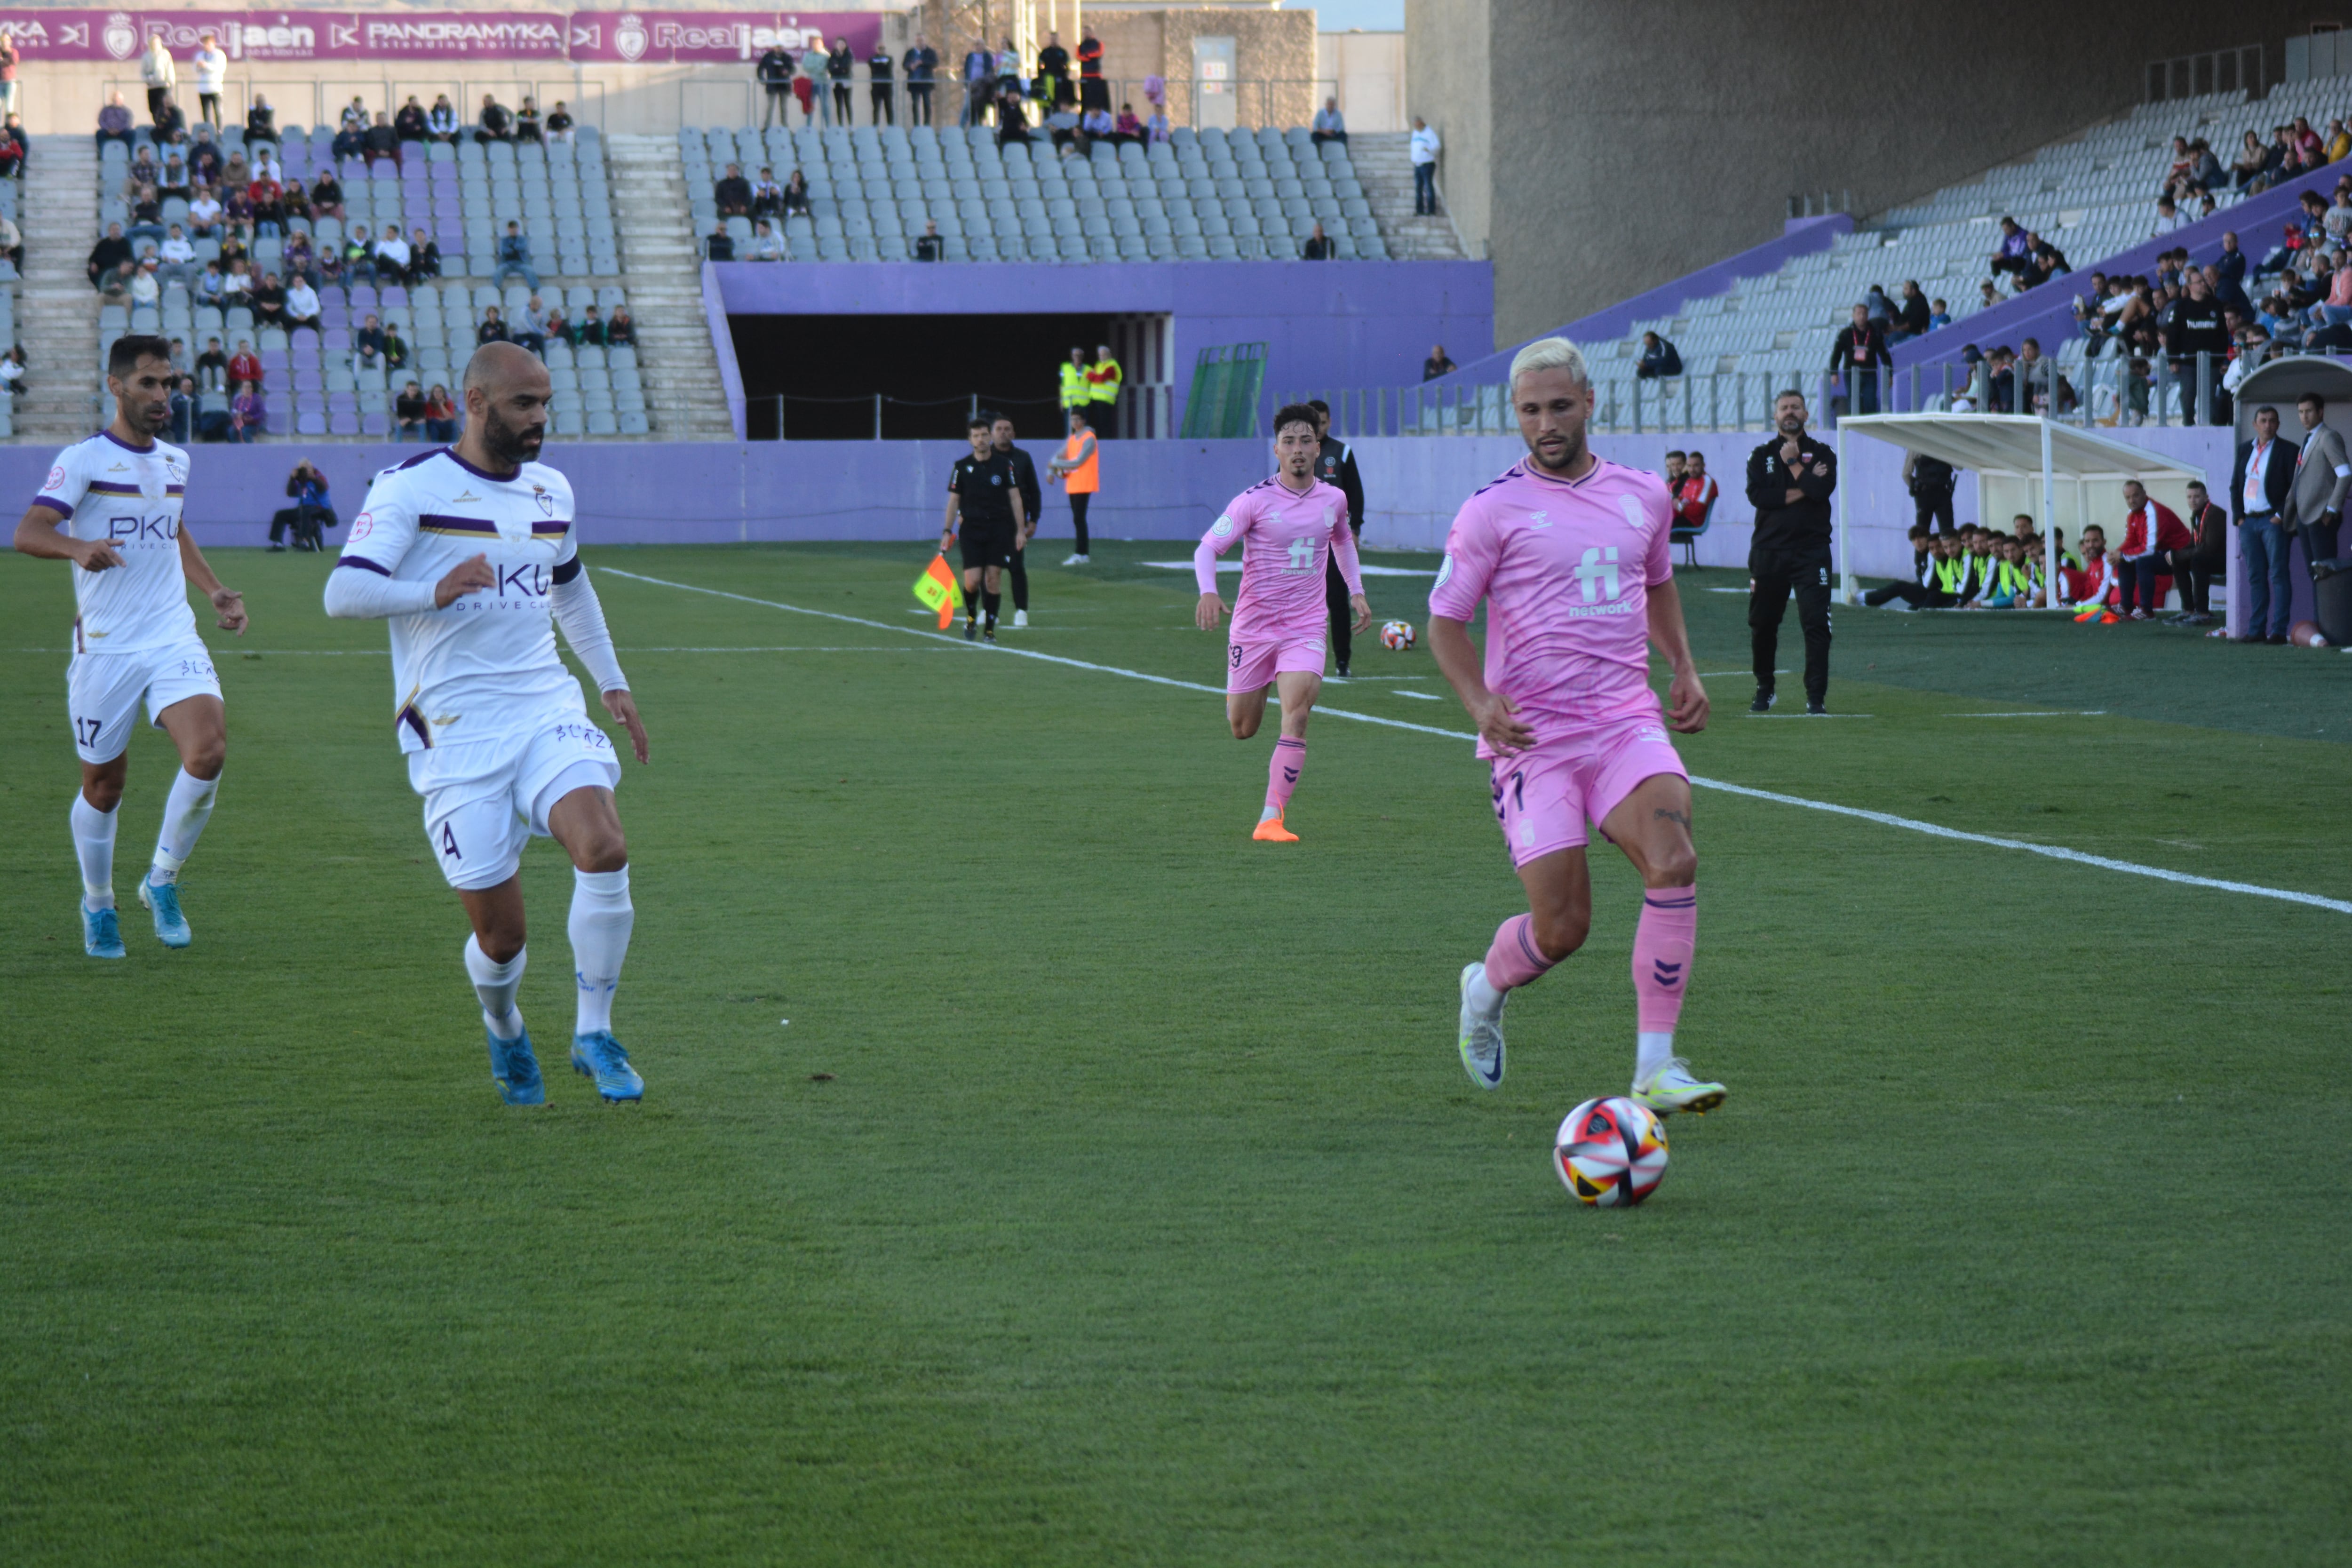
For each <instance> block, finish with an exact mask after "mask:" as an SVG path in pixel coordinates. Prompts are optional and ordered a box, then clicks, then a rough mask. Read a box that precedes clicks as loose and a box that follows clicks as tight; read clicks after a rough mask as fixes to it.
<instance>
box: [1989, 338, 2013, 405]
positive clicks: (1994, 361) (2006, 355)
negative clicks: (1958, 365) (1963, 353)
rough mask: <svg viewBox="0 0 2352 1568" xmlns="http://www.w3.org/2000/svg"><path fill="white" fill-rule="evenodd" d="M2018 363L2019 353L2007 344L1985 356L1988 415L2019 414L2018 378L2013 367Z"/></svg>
mask: <svg viewBox="0 0 2352 1568" xmlns="http://www.w3.org/2000/svg"><path fill="white" fill-rule="evenodd" d="M2016 362H2017V352H2016V351H2015V350H2014V349H2011V347H2009V345H2007V344H2006V343H2004V344H2002V345H2000V347H1998V348H1996V349H1994V350H1993V351H1992V353H1989V354H1987V355H1985V358H1984V368H1985V399H1984V411H1985V412H1986V413H1988V414H2014V413H2016V412H2017V377H2016V376H2015V375H2014V374H2012V373H2011V366H2012V365H2013V364H2015V363H2016Z"/></svg>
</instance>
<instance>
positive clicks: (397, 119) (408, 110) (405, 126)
mask: <svg viewBox="0 0 2352 1568" xmlns="http://www.w3.org/2000/svg"><path fill="white" fill-rule="evenodd" d="M432 130H433V128H432V124H431V122H430V121H427V120H426V119H425V106H424V105H423V104H422V103H419V102H418V101H417V100H416V95H415V93H413V92H412V93H410V94H409V95H408V101H407V102H406V103H404V104H402V105H401V106H400V112H399V113H397V114H395V115H394V116H393V117H392V133H393V134H394V136H397V137H399V138H400V141H401V144H402V145H403V146H406V145H408V144H409V143H411V142H425V141H426V140H427V139H428V138H430V136H431V135H432Z"/></svg>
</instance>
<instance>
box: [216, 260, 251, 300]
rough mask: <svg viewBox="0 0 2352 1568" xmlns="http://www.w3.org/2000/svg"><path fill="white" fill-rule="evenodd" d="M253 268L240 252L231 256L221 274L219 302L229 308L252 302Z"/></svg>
mask: <svg viewBox="0 0 2352 1568" xmlns="http://www.w3.org/2000/svg"><path fill="white" fill-rule="evenodd" d="M254 281H255V279H254V276H253V268H252V267H251V265H250V264H248V263H247V260H246V258H245V257H244V256H243V255H242V254H239V255H237V256H235V257H232V258H230V260H229V264H228V268H227V270H226V271H224V272H223V273H222V274H221V303H222V304H223V305H224V306H226V307H228V308H229V309H231V310H234V309H236V307H237V306H240V305H245V306H250V305H251V304H252V302H253V285H254Z"/></svg>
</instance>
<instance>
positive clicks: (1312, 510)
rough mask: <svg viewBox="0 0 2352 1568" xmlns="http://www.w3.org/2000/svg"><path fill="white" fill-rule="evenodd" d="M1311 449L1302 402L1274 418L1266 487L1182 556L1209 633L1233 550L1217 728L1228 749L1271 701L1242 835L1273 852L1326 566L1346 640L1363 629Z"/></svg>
mask: <svg viewBox="0 0 2352 1568" xmlns="http://www.w3.org/2000/svg"><path fill="white" fill-rule="evenodd" d="M1321 450H1322V443H1321V440H1320V437H1318V435H1317V425H1316V420H1315V411H1314V410H1313V409H1311V408H1309V407H1307V405H1305V404H1303V403H1294V404H1290V405H1286V406H1285V407H1284V408H1283V409H1282V410H1281V411H1280V412H1279V413H1277V414H1276V415H1275V416H1274V453H1275V457H1276V459H1277V468H1276V473H1275V476H1274V478H1272V479H1266V480H1265V481H1263V482H1261V483H1259V484H1255V485H1252V486H1251V487H1250V488H1249V489H1245V490H1244V491H1243V492H1242V493H1241V494H1239V495H1237V496H1235V497H1234V499H1233V500H1231V501H1229V502H1227V503H1226V506H1225V510H1223V512H1222V513H1220V514H1219V516H1218V518H1217V521H1215V523H1213V525H1211V527H1210V529H1209V531H1208V532H1206V533H1204V534H1202V536H1201V546H1200V548H1199V549H1197V550H1195V551H1193V552H1192V575H1193V576H1194V577H1195V578H1196V579H1197V580H1198V581H1199V583H1200V585H1201V603H1200V605H1199V607H1198V608H1197V609H1196V610H1195V611H1194V612H1193V616H1192V618H1193V620H1194V621H1195V622H1196V623H1198V625H1199V626H1200V628H1201V629H1202V631H1204V632H1213V631H1215V630H1216V629H1217V622H1218V620H1219V619H1220V618H1221V617H1222V616H1223V615H1224V613H1225V602H1224V600H1223V599H1222V598H1219V597H1218V596H1217V557H1218V556H1220V555H1223V553H1224V552H1226V551H1228V550H1231V549H1232V548H1233V547H1234V545H1236V544H1239V545H1240V546H1241V547H1242V586H1241V592H1240V593H1238V594H1236V595H1234V629H1233V633H1232V636H1231V637H1229V638H1228V639H1227V642H1226V647H1225V720H1226V721H1227V722H1228V723H1230V724H1232V725H1233V728H1234V740H1236V741H1246V740H1248V739H1249V738H1250V737H1251V736H1252V735H1255V734H1256V733H1257V727H1258V723H1259V721H1261V720H1263V719H1264V718H1265V689H1266V687H1267V685H1268V684H1269V683H1271V684H1272V685H1273V686H1275V687H1276V689H1279V690H1280V691H1281V693H1282V735H1281V737H1280V738H1279V739H1278V740H1276V742H1275V743H1274V755H1273V757H1272V758H1271V759H1269V760H1268V761H1267V763H1266V768H1265V808H1264V810H1262V811H1261V812H1260V813H1259V815H1258V824H1257V830H1256V831H1255V832H1254V833H1252V834H1251V835H1250V837H1252V838H1256V839H1262V840H1265V841H1266V842H1269V843H1275V844H1296V843H1297V842H1298V835H1297V834H1296V833H1293V832H1291V831H1290V830H1289V829H1288V828H1286V827H1285V826H1283V825H1282V817H1283V813H1284V812H1285V811H1286V810H1287V809H1288V808H1289V805H1290V792H1291V791H1292V790H1294V789H1296V788H1297V787H1298V774H1299V771H1300V770H1301V769H1302V768H1304V767H1305V766H1306V765H1307V718H1308V716H1309V715H1310V714H1311V713H1313V711H1314V710H1315V697H1316V694H1317V693H1318V691H1320V690H1321V689H1323V634H1324V617H1325V615H1326V613H1327V612H1326V610H1325V608H1324V601H1323V574H1324V570H1325V564H1324V563H1326V562H1327V561H1328V560H1330V559H1332V558H1333V557H1334V556H1336V557H1337V558H1338V560H1339V573H1340V575H1341V576H1343V577H1345V578H1346V579H1347V580H1348V604H1349V607H1350V608H1352V609H1353V610H1354V611H1355V612H1356V630H1358V631H1362V630H1363V629H1364V628H1365V627H1366V626H1370V625H1371V624H1372V606H1371V605H1370V604H1369V603H1368V602H1367V601H1366V600H1365V598H1364V577H1363V574H1362V572H1361V571H1360V570H1359V569H1358V567H1357V565H1356V536H1355V533H1354V531H1352V530H1350V529H1349V526H1348V500H1347V498H1346V497H1345V496H1343V495H1341V494H1340V493H1339V491H1338V490H1337V489H1333V488H1332V487H1331V486H1329V485H1327V484H1324V483H1322V482H1320V481H1319V480H1318V479H1316V478H1315V458H1316V455H1317V454H1318V453H1319V452H1320V451H1321Z"/></svg>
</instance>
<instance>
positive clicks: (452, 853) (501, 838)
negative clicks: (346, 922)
mask: <svg viewBox="0 0 2352 1568" xmlns="http://www.w3.org/2000/svg"><path fill="white" fill-rule="evenodd" d="M408 782H409V784H410V785H411V786H412V787H413V788H415V791H416V793H417V794H419V795H423V796H424V797H425V841H426V842H427V843H429V844H431V845H432V847H433V855H434V858H435V859H436V861H437V862H438V863H439V864H440V867H441V874H442V875H443V876H444V877H446V878H447V879H449V885H450V886H451V887H453V888H459V889H465V890H466V891H467V892H478V891H480V890H481V889H484V888H495V887H497V886H498V885H499V883H500V882H503V881H505V880H506V879H508V878H509V877H511V876H513V875H514V874H515V871H516V868H518V867H520V865H521V864H522V847H523V846H524V845H526V844H528V843H530V840H531V839H532V838H533V837H540V838H544V837H547V836H548V833H547V814H548V811H549V810H550V809H551V807H552V806H553V805H555V803H556V802H557V801H559V800H562V798H563V797H564V796H565V795H569V794H571V793H572V791H573V790H575V789H587V788H595V789H614V788H617V787H618V786H619V784H620V782H621V763H620V760H619V758H618V757H616V756H615V755H614V752H613V742H612V739H611V737H609V736H607V735H606V734H605V733H604V731H603V730H602V729H599V728H598V727H597V726H596V724H595V723H594V722H593V721H591V720H590V719H589V717H588V715H587V713H586V711H585V710H583V709H581V708H578V707H572V708H550V709H542V710H539V712H537V713H536V714H526V715H524V716H522V719H521V721H520V722H519V723H515V724H511V725H509V726H507V727H506V733H505V734H504V735H503V736H501V737H500V738H499V739H498V740H495V741H477V742H472V743H471V744H467V745H458V746H435V747H433V748H432V749H431V750H429V751H423V752H409V753H408Z"/></svg>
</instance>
